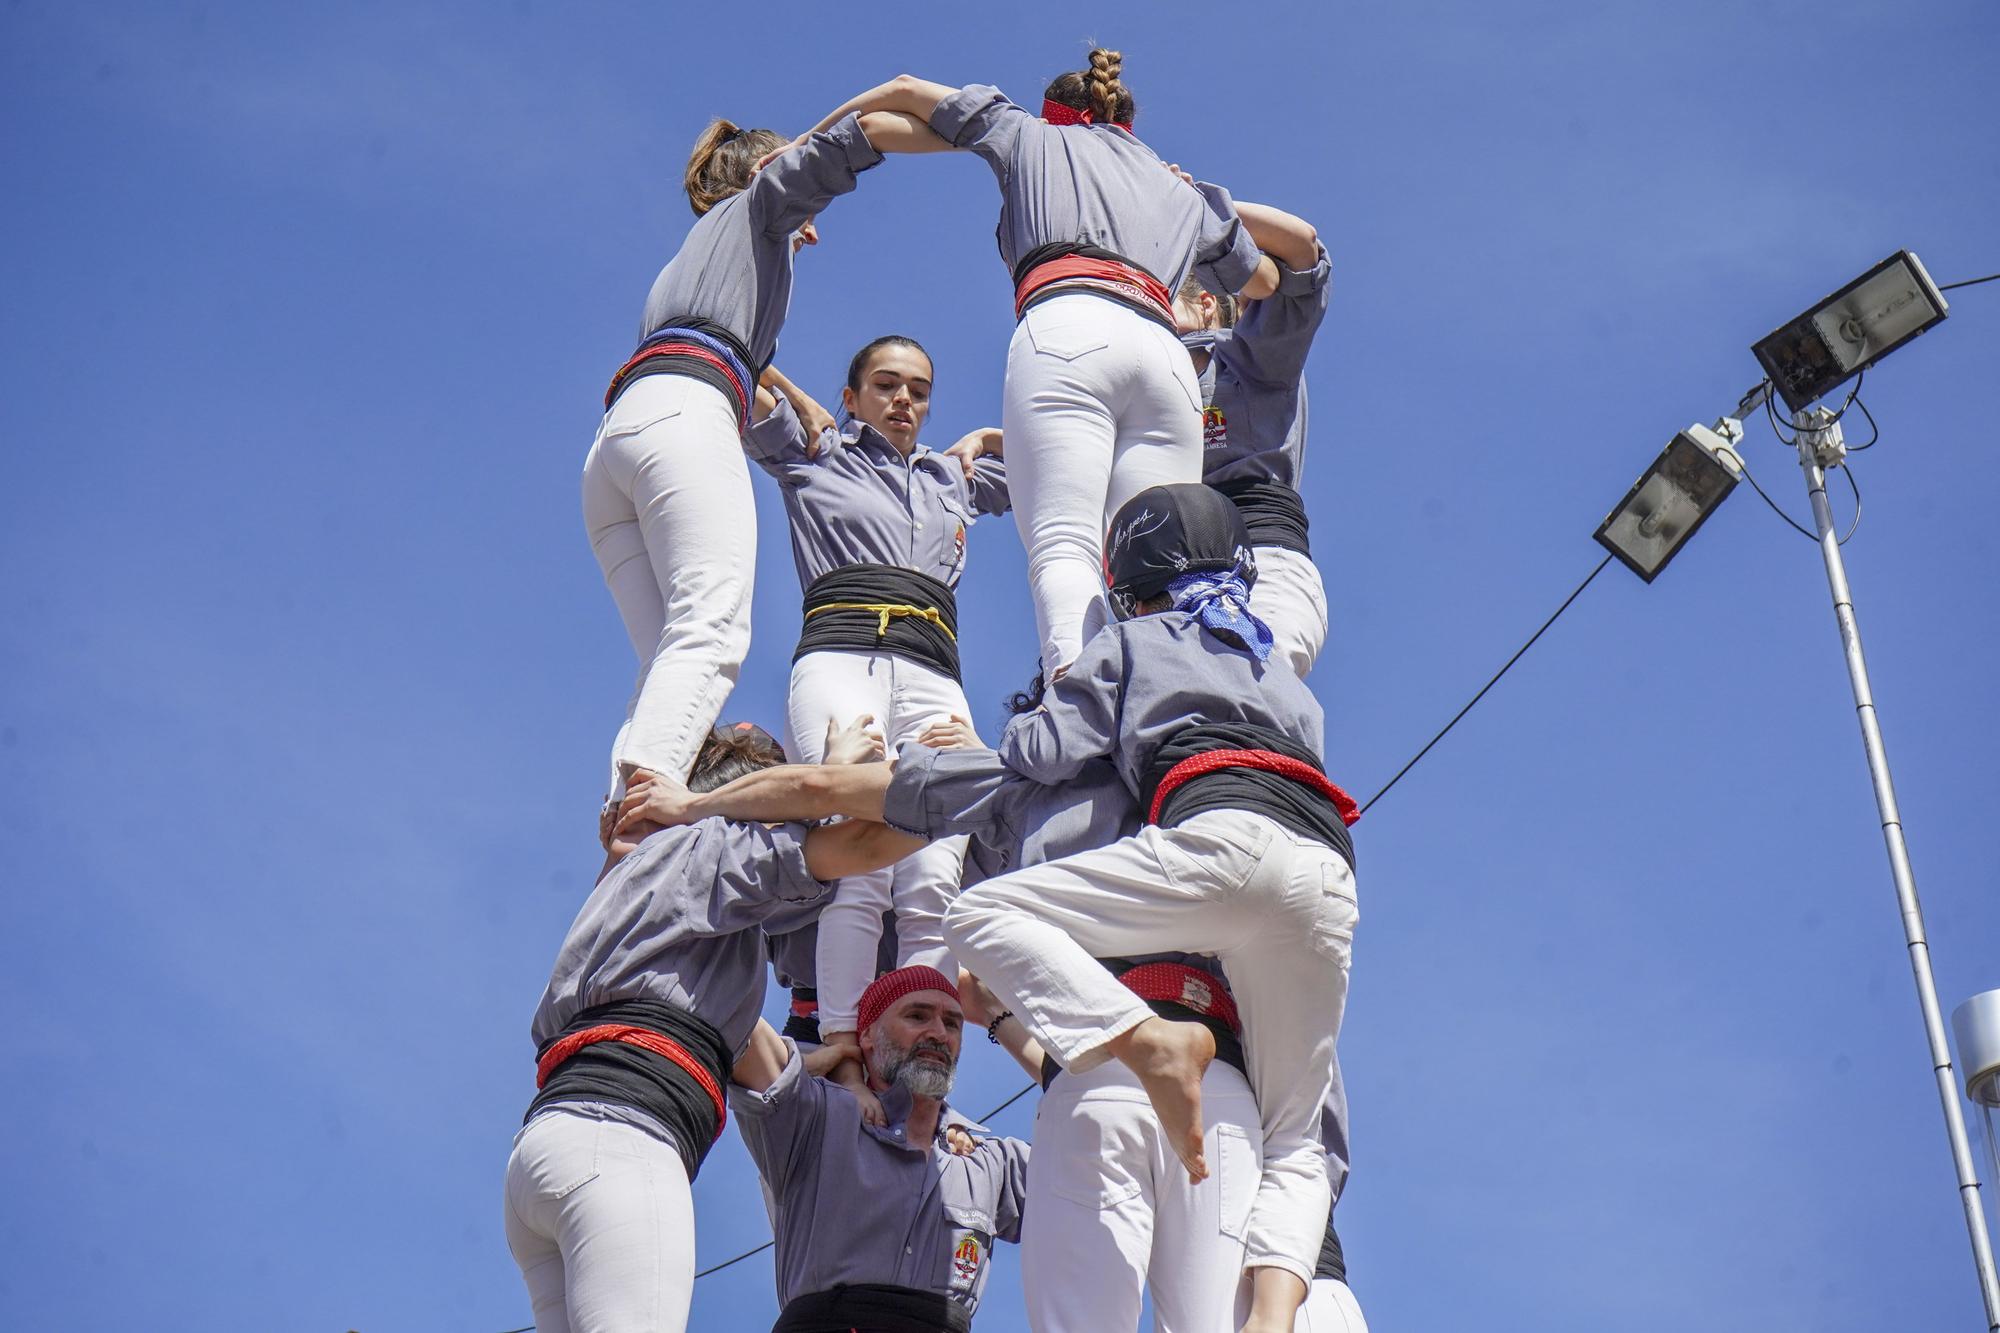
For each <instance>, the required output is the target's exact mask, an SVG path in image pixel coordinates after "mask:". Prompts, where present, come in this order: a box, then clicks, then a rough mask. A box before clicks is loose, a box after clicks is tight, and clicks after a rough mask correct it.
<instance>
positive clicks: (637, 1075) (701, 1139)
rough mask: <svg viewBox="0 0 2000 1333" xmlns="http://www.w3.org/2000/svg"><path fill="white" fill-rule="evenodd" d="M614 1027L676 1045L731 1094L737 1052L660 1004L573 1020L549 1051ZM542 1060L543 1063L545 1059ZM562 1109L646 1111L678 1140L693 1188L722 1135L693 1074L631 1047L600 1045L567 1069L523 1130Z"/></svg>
mask: <svg viewBox="0 0 2000 1333" xmlns="http://www.w3.org/2000/svg"><path fill="white" fill-rule="evenodd" d="M614 1023H615V1024H618V1025H621V1026H625V1027H635V1028H645V1029H646V1030H647V1031H649V1032H657V1033H659V1034H660V1035H661V1036H663V1037H668V1038H671V1039H672V1040H674V1041H675V1042H677V1043H679V1044H680V1047H681V1049H682V1050H685V1051H686V1052H687V1053H688V1054H689V1055H691V1056H693V1057H694V1058H695V1060H696V1061H698V1062H699V1063H700V1064H701V1066H702V1068H704V1069H706V1070H707V1071H708V1072H709V1074H710V1075H712V1076H713V1077H714V1079H715V1085H716V1086H717V1087H718V1088H726V1087H728V1086H729V1066H730V1058H729V1057H730V1051H729V1046H728V1043H726V1042H725V1041H723V1039H722V1033H721V1032H720V1031H718V1030H717V1029H716V1028H715V1027H713V1026H712V1025H711V1024H709V1023H708V1022H706V1021H705V1020H703V1019H699V1018H696V1017H695V1016H694V1015H693V1014H691V1013H689V1012H688V1011H687V1010H685V1009H676V1008H675V1007H674V1006H673V1005H670V1004H667V1003H665V1002H664V1001H660V1000H615V1001H613V1002H612V1003H610V1004H600V1005H594V1006H593V1007H591V1008H589V1009H585V1010H584V1011H582V1012H581V1013H579V1014H578V1015H577V1016H576V1017H575V1018H573V1019H571V1020H570V1021H569V1024H568V1026H566V1027H565V1028H563V1030H562V1031H561V1032H558V1033H557V1034H556V1035H555V1038H554V1039H553V1040H551V1041H549V1042H548V1043H546V1044H545V1045H544V1046H543V1047H542V1050H543V1051H546V1050H547V1049H548V1048H549V1047H550V1046H553V1045H555V1044H556V1042H558V1041H561V1040H562V1039H563V1038H564V1037H567V1036H569V1035H570V1034H571V1033H573V1032H581V1031H583V1030H584V1029H585V1028H594V1027H602V1026H604V1025H606V1024H614ZM536 1054H537V1058H538V1059H539V1057H540V1052H537V1053H536ZM557 1102H610V1103H612V1104H613V1105H617V1106H630V1107H632V1108H634V1109H635V1110H640V1111H644V1112H645V1113H646V1114H647V1115H650V1116H652V1117H653V1119H655V1120H657V1121H659V1122H660V1123H661V1124H662V1125H664V1126H666V1128H667V1132H668V1133H669V1134H672V1135H673V1136H674V1146H675V1147H676V1148H678V1149H680V1154H681V1162H682V1164H683V1165H685V1166H686V1167H687V1173H688V1179H689V1180H693V1179H694V1178H695V1176H696V1174H697V1173H698V1172H700V1170H701V1163H702V1159H703V1158H705V1157H707V1156H708V1150H709V1148H711V1147H712V1146H714V1143H715V1135H716V1131H717V1130H718V1129H719V1128H721V1118H720V1116H719V1115H718V1114H717V1112H716V1109H715V1102H714V1101H713V1100H712V1099H711V1098H710V1097H709V1095H708V1093H707V1092H706V1091H704V1090H703V1088H702V1086H701V1084H699V1083H697V1082H696V1081H695V1078H694V1076H693V1075H692V1074H690V1073H688V1072H687V1070H685V1069H682V1068H681V1067H680V1066H679V1065H677V1064H675V1063H674V1062H673V1061H671V1060H669V1059H667V1058H666V1057H664V1056H659V1055H655V1054H653V1053H652V1052H651V1051H649V1050H646V1049H645V1048H644V1047H642V1046H634V1045H632V1043H630V1042H626V1041H600V1042H595V1043H593V1044H591V1045H589V1046H586V1047H584V1048H583V1049H582V1050H580V1051H578V1052H577V1053H576V1054H575V1055H572V1056H571V1057H570V1058H569V1059H567V1060H565V1061H563V1062H562V1064H560V1065H559V1066H557V1067H556V1069H555V1072H553V1073H551V1074H550V1075H549V1081H548V1082H547V1083H544V1084H543V1085H542V1089H541V1091H540V1092H539V1093H537V1094H536V1096H535V1100H534V1101H532V1102H529V1103H528V1113H527V1114H526V1115H524V1116H522V1117H521V1123H523V1124H526V1123H527V1122H528V1121H530V1120H532V1119H534V1118H535V1115H536V1113H537V1112H539V1111H541V1109H542V1108H543V1107H545V1106H552V1105H554V1104H555V1103H557Z"/></svg>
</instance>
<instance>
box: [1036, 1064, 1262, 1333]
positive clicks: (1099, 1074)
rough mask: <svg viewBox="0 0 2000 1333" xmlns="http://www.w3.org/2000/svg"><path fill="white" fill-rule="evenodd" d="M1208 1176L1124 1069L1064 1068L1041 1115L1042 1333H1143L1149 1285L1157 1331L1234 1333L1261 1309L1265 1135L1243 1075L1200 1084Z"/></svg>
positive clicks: (1218, 1075)
mask: <svg viewBox="0 0 2000 1333" xmlns="http://www.w3.org/2000/svg"><path fill="white" fill-rule="evenodd" d="M1201 1105H1202V1117H1203V1130H1202V1133H1203V1146H1204V1148H1205V1149H1206V1152H1207V1155H1208V1164H1209V1177H1208V1179H1207V1180H1204V1181H1203V1182H1202V1183H1201V1184H1199V1185H1190V1184H1188V1178H1187V1170H1186V1168H1184V1167H1183V1166H1182V1165H1181V1163H1180V1159H1179V1158H1178V1157H1176V1156H1175V1155H1174V1150H1173V1146H1172V1145H1171V1144H1169V1143H1167V1142H1166V1140H1165V1138H1164V1136H1163V1135H1162V1134H1161V1132H1160V1122H1159V1119H1158V1117H1156V1116H1155V1115H1154V1114H1153V1107H1152V1104H1151V1103H1150V1102H1149V1101H1147V1099H1146V1090H1145V1089H1144V1088H1142V1087H1140V1086H1139V1080H1138V1079H1137V1078H1135V1077H1134V1076H1133V1074H1132V1073H1131V1071H1130V1070H1128V1069H1126V1068H1125V1066H1124V1065H1121V1064H1119V1063H1118V1062H1116V1061H1112V1062H1110V1063H1107V1064H1103V1065H1099V1066H1098V1067H1097V1068H1096V1069H1093V1070H1091V1071H1089V1072H1088V1073H1084V1074H1064V1075H1063V1076H1062V1077H1061V1078H1058V1079H1057V1080H1056V1081H1055V1083H1054V1085H1053V1086H1052V1087H1050V1089H1049V1091H1048V1093H1047V1094H1046V1095H1045V1096H1043V1098H1042V1102H1041V1106H1040V1107H1039V1108H1038V1109H1037V1110H1036V1112H1035V1164H1034V1170H1032V1171H1030V1172H1029V1173H1028V1213H1027V1215H1028V1217H1029V1218H1031V1219H1032V1220H1031V1221H1030V1222H1029V1224H1028V1225H1027V1226H1026V1227H1024V1228H1022V1233H1021V1273H1022V1284H1021V1285H1022V1291H1023V1293H1024V1295H1025V1297H1026V1300H1027V1307H1028V1323H1029V1326H1030V1327H1031V1328H1033V1329H1034V1330H1035V1333H1119V1330H1125V1333H1131V1330H1135V1329H1137V1328H1138V1326H1139V1316H1140V1310H1141V1300H1142V1297H1143V1294H1144V1291H1145V1290H1146V1289H1147V1288H1149V1287H1150V1288H1151V1290H1152V1293H1153V1317H1154V1323H1153V1327H1154V1329H1155V1330H1156V1333H1215V1330H1218V1329H1234V1328H1235V1327H1237V1325H1239V1324H1241V1323H1242V1322H1243V1318H1244V1316H1245V1315H1247V1314H1248V1313H1249V1309H1248V1306H1249V1300H1248V1297H1249V1291H1248V1287H1247V1284H1245V1282H1244V1281H1243V1234H1244V1228H1245V1227H1246V1225H1247V1224H1248V1223H1249V1221H1250V1206H1251V1203H1252V1201H1253V1199H1254V1198H1255V1196H1256V1193H1257V1182H1258V1178H1259V1176H1260V1174H1261V1173H1262V1170H1263V1156H1264V1131H1263V1128H1262V1126H1261V1125H1260V1124H1259V1122H1258V1118H1257V1099H1256V1098H1255V1097H1253V1096H1251V1094H1250V1085H1249V1083H1247V1082H1246V1081H1245V1080H1244V1078H1243V1075H1242V1074H1240V1073H1238V1072H1237V1071H1236V1070H1235V1069H1233V1068H1231V1067H1230V1066H1229V1065H1226V1064H1223V1063H1222V1062H1221V1061H1219V1060H1218V1061H1216V1062H1215V1063H1214V1064H1212V1065H1210V1066H1209V1067H1208V1074H1207V1076H1206V1077H1204V1078H1203V1079H1202V1084H1201Z"/></svg>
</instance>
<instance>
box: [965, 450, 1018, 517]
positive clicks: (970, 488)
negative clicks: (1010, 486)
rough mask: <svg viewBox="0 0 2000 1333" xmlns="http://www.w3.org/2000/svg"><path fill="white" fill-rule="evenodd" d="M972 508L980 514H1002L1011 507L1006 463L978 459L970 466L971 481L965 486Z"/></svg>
mask: <svg viewBox="0 0 2000 1333" xmlns="http://www.w3.org/2000/svg"><path fill="white" fill-rule="evenodd" d="M965 489H966V493H967V495H968V497H969V498H970V499H971V501H972V507H973V509H974V510H975V511H977V512H978V513H981V514H1004V513H1006V512H1007V511H1008V509H1010V508H1012V507H1013V503H1014V500H1013V497H1012V496H1011V495H1009V494H1008V491H1007V462H1006V460H1005V459H1000V458H985V457H982V458H979V459H977V460H975V461H974V462H973V464H972V480H971V481H969V482H967V483H966V485H965Z"/></svg>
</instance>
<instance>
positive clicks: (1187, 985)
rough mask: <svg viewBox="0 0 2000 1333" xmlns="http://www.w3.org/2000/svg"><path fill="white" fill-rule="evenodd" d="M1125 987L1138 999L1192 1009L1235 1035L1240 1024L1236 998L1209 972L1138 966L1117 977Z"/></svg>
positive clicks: (1180, 965) (1240, 1031) (1171, 966)
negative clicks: (1225, 1027)
mask: <svg viewBox="0 0 2000 1333" xmlns="http://www.w3.org/2000/svg"><path fill="white" fill-rule="evenodd" d="M1118 979H1119V980H1120V981H1122V982H1124V983H1125V988H1126V989H1127V990H1129V991H1131V992H1132V993H1133V994H1134V995H1136V996H1138V997H1139V998H1140V999H1142V1000H1165V1001H1167V1002H1168V1003H1170V1004H1177V1005H1179V1006H1181V1007H1182V1008H1183V1009H1192V1010H1193V1011H1194V1012H1196V1013H1198V1014H1200V1015H1201V1016H1202V1017H1203V1018H1213V1019H1217V1020H1219V1021H1221V1022H1223V1023H1226V1024H1228V1025H1229V1030H1230V1031H1231V1032H1234V1033H1235V1034H1236V1035H1237V1036H1239V1037H1240V1036H1242V1035H1243V1023H1242V1021H1241V1020H1240V1019H1238V1018H1237V1016H1236V997H1235V996H1233V995H1231V994H1230V993H1229V988H1228V987H1227V986H1225V985H1223V984H1222V982H1221V981H1220V980H1219V979H1218V978H1217V977H1215V976H1214V974H1212V973H1208V972H1204V971H1202V970H1201V969H1200V968H1198V967H1189V966H1188V965H1187V964H1186V963H1141V964H1139V966H1137V967H1134V968H1128V969H1126V970H1125V971H1123V972H1120V973H1119V974H1118Z"/></svg>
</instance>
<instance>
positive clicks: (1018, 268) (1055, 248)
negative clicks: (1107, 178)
mask: <svg viewBox="0 0 2000 1333" xmlns="http://www.w3.org/2000/svg"><path fill="white" fill-rule="evenodd" d="M1071 255H1075V256H1076V257H1077V258H1079V259H1104V260H1109V261H1110V262H1111V263H1113V264H1123V265H1124V266H1125V267H1126V268H1129V269H1134V270H1136V271H1138V272H1140V273H1143V274H1145V275H1146V276H1147V277H1149V278H1151V279H1152V280H1153V281H1154V282H1159V283H1160V285H1161V286H1162V287H1164V286H1166V284H1165V283H1164V282H1160V276H1159V274H1157V273H1155V272H1153V270H1151V269H1149V268H1147V267H1146V266H1145V265H1144V264H1139V263H1135V262H1133V261H1132V260H1130V259H1127V258H1126V257H1125V256H1124V255H1121V254H1119V253H1118V252H1117V251H1116V250H1107V249H1105V248H1104V247H1103V246H1101V245H1078V244H1076V243H1075V242H1074V241H1051V242H1049V243H1048V244H1047V245H1038V246H1036V247H1035V248H1034V249H1032V250H1030V251H1028V253H1027V254H1025V255H1022V256H1021V262H1020V263H1018V264H1016V265H1014V286H1015V288H1016V289H1018V288H1019V287H1020V285H1021V284H1022V283H1023V282H1025V281H1027V278H1028V275H1029V274H1030V273H1032V272H1034V271H1035V270H1036V269H1038V268H1040V267H1041V266H1042V265H1043V264H1046V263H1048V262H1049V261H1050V260H1052V259H1068V258H1069V257H1070V256H1071ZM1079 291H1082V292H1088V293H1090V294H1091V295H1092V296H1099V297H1102V298H1104V299H1105V300H1107V301H1114V302H1116V303H1117V304H1119V305H1122V306H1124V307H1125V308H1126V309H1127V310H1136V311H1138V312H1139V313H1140V314H1142V315H1144V316H1145V317H1146V318H1147V319H1150V320H1152V321H1153V322H1154V323H1155V324H1158V325H1159V326H1160V327H1161V328H1164V329H1165V330H1166V331H1167V332H1168V333H1171V334H1173V335H1174V336H1175V337H1177V338H1178V337H1179V336H1180V330H1179V329H1177V328H1175V327H1174V322H1173V320H1171V319H1162V318H1161V317H1160V312H1159V311H1157V310H1155V309H1153V307H1152V306H1150V305H1148V304H1146V303H1145V302H1144V301H1132V300H1127V299H1126V298H1125V297H1122V296H1120V295H1118V293H1116V292H1108V291H1106V290H1104V289H1103V288H1102V287H1072V286H1070V285H1069V284H1068V283H1066V282H1058V283H1055V284H1053V285H1051V286H1048V287H1044V288H1042V289H1041V290H1040V291H1038V292H1036V293H1035V294H1034V295H1033V296H1030V297H1029V298H1028V302H1027V304H1026V305H1024V306H1022V307H1021V313H1022V314H1024V315H1025V314H1027V313H1028V312H1029V311H1030V310H1033V309H1034V308H1035V307H1036V306H1038V305H1040V304H1041V303H1042V302H1044V301H1046V300H1048V299H1049V298H1050V297H1053V296H1063V295H1067V294H1069V293H1072V292H1079Z"/></svg>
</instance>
